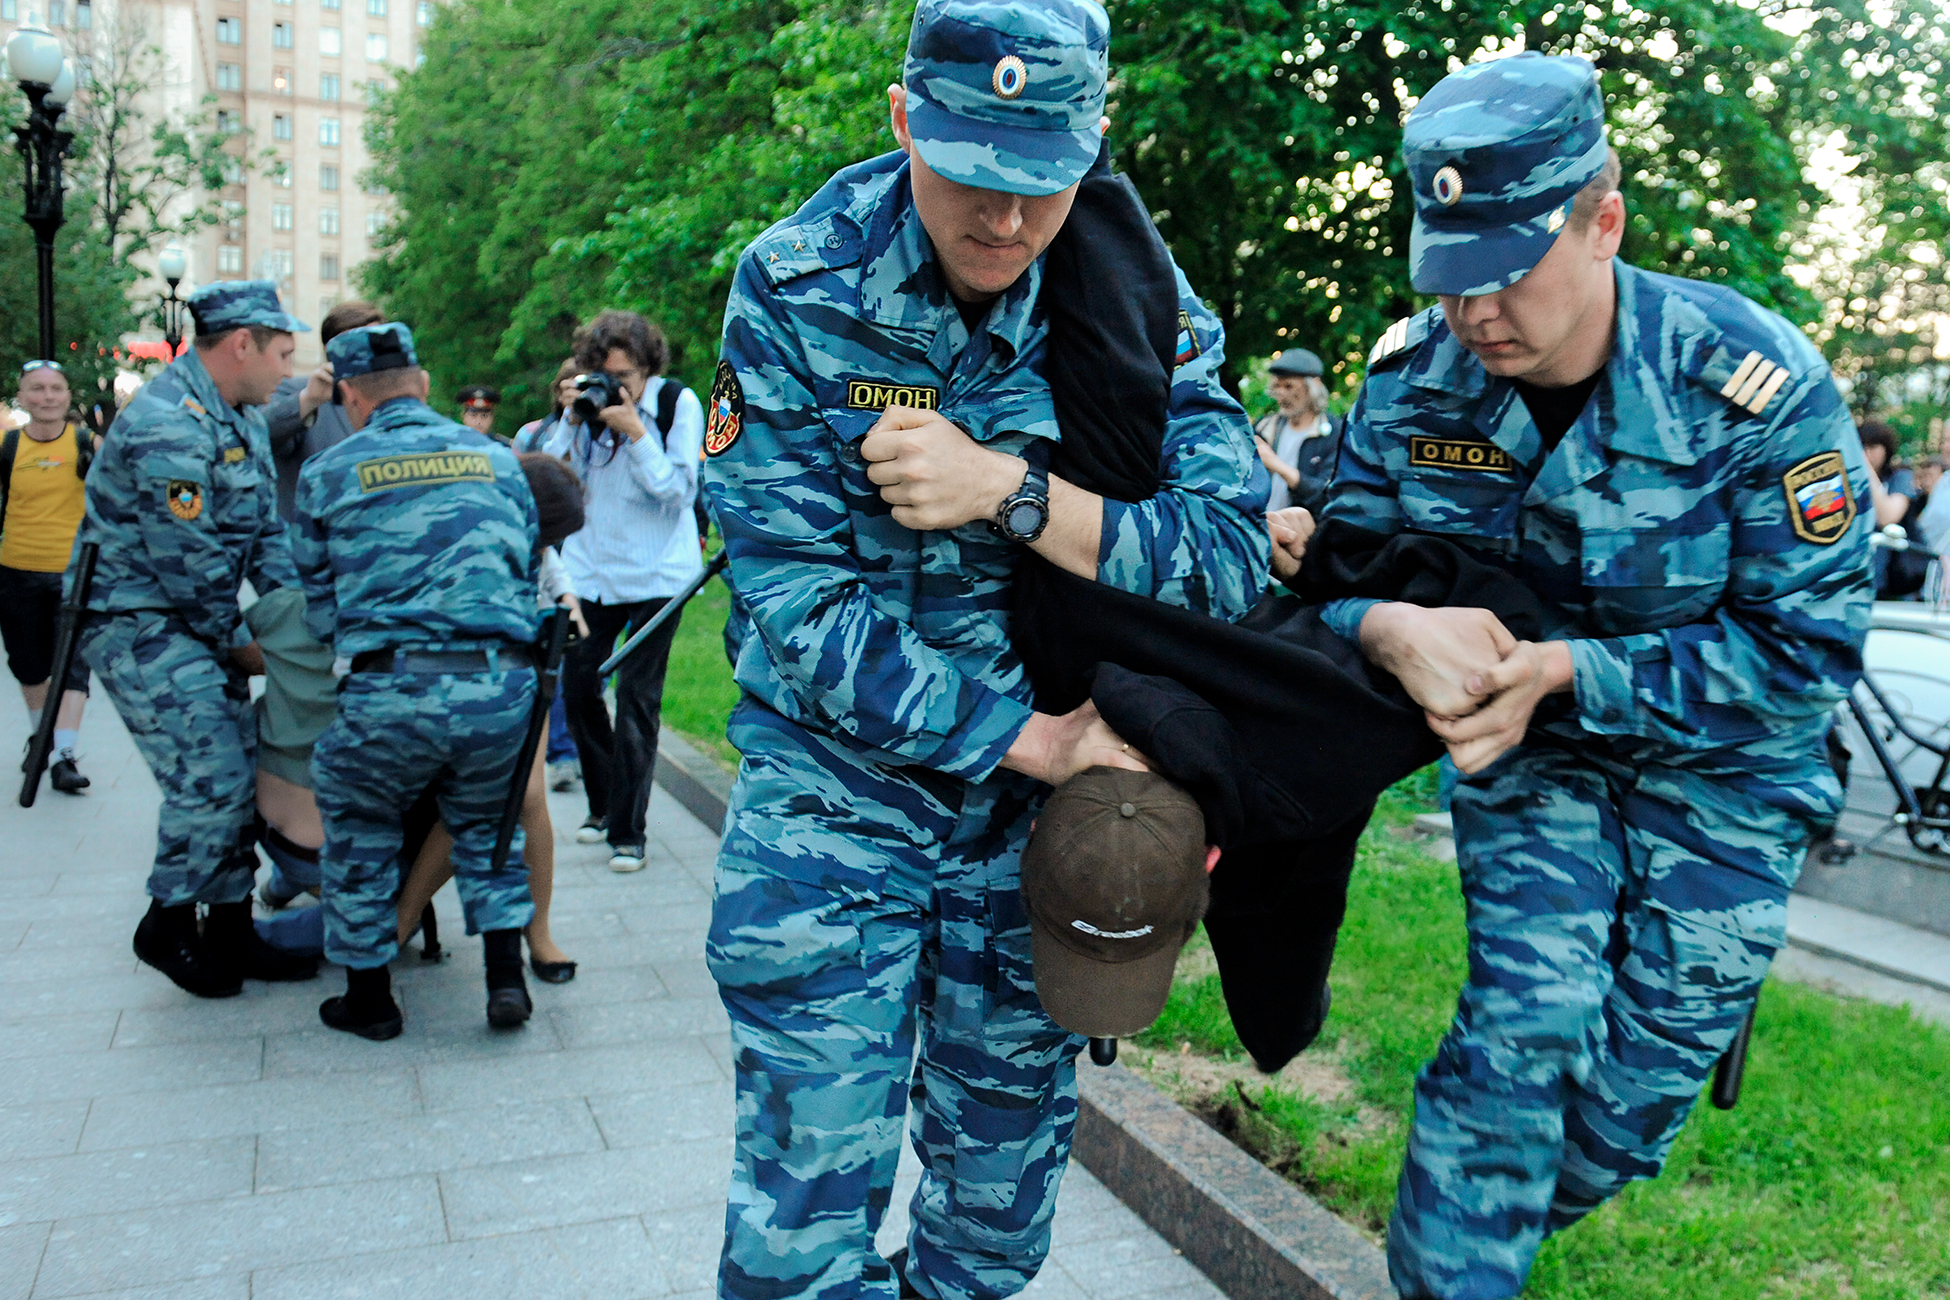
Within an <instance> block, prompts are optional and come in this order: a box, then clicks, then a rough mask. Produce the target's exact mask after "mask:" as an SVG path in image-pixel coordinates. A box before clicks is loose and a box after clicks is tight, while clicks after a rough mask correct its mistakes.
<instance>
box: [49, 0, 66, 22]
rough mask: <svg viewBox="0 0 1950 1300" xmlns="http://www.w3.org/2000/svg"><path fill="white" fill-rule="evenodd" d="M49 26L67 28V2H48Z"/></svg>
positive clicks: (56, 0) (60, 0) (63, 0)
mask: <svg viewBox="0 0 1950 1300" xmlns="http://www.w3.org/2000/svg"><path fill="white" fill-rule="evenodd" d="M47 25H48V26H49V27H66V26H67V25H68V6H67V4H66V0H47Z"/></svg>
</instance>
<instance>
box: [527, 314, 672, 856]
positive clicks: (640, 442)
mask: <svg viewBox="0 0 1950 1300" xmlns="http://www.w3.org/2000/svg"><path fill="white" fill-rule="evenodd" d="M666 357H667V349H666V347H665V344H664V337H663V334H662V332H661V331H659V330H658V329H657V327H656V326H654V325H652V324H651V323H650V322H649V321H647V320H645V319H644V318H643V317H641V316H639V315H637V314H636V313H635V312H628V311H605V312H602V313H601V314H599V315H598V316H597V317H596V318H595V319H594V320H592V321H590V322H589V323H588V324H587V325H585V326H584V327H583V328H581V329H580V330H577V331H576V337H575V358H576V361H577V362H578V363H579V364H580V365H582V366H583V367H584V368H585V372H586V373H584V374H582V375H580V376H578V377H577V379H576V381H575V384H576V397H575V401H574V402H573V404H572V407H571V411H570V413H569V415H568V416H567V417H566V418H565V419H564V420H562V421H560V422H558V423H557V425H556V426H555V430H554V432H553V433H552V434H551V435H550V436H549V438H548V440H547V442H546V443H544V445H543V447H542V450H543V451H545V452H547V453H548V454H550V455H552V456H560V457H562V458H563V459H565V460H567V461H568V462H569V465H570V467H571V468H572V469H574V470H575V471H576V473H577V474H578V475H580V476H581V478H582V484H583V512H584V517H585V523H584V525H583V527H582V530H581V531H580V532H578V533H576V534H574V535H573V536H571V537H570V538H569V539H568V540H567V541H566V542H565V543H563V546H562V560H563V563H564V564H566V565H567V566H568V570H569V580H570V582H571V583H572V584H573V588H574V591H575V594H576V596H577V597H578V598H579V599H580V601H581V602H582V614H583V618H584V619H585V620H586V621H587V623H588V627H589V636H588V638H587V639H585V640H583V641H581V642H580V643H578V644H577V645H576V646H575V647H574V648H572V649H571V650H570V651H569V656H568V658H567V659H566V660H565V661H564V663H563V671H562V695H563V699H564V700H565V702H566V704H567V707H568V714H569V730H570V732H571V734H573V735H574V737H575V742H576V750H577V752H578V753H579V754H580V755H581V756H582V779H583V789H584V790H585V792H586V793H587V794H588V796H589V818H588V820H587V821H585V822H584V823H583V824H582V828H581V829H580V830H578V831H577V832H576V839H577V840H578V841H579V842H581V843H584V844H594V843H597V842H598V841H600V840H603V839H607V840H608V841H609V845H610V855H611V856H610V860H609V865H610V869H611V870H612V871H640V870H642V869H643V850H644V819H645V812H646V810H647V809H648V807H649V802H650V779H651V777H652V775H653V774H654V773H655V771H656V764H657V715H658V713H659V711H660V710H661V709H662V707H663V694H664V668H665V666H666V665H667V663H668V662H669V659H670V643H671V638H672V637H673V636H675V634H676V632H677V623H678V620H677V619H672V620H671V621H670V622H668V623H666V624H665V625H664V626H663V627H662V628H660V629H659V630H658V632H657V635H656V636H655V637H654V638H653V639H652V643H651V644H648V645H645V646H644V648H643V649H642V650H640V651H638V652H637V653H636V654H633V655H632V656H630V658H629V659H627V660H626V661H625V662H624V664H623V666H622V667H621V668H620V669H619V670H618V671H617V674H616V718H615V722H614V724H613V725H612V723H611V720H610V716H609V710H608V709H607V707H605V705H604V703H603V686H602V678H601V677H600V676H599V675H598V673H597V669H598V667H599V666H600V665H601V664H602V662H603V660H604V659H606V658H608V656H609V653H610V651H612V650H613V649H615V646H616V640H617V638H618V636H628V635H629V634H630V633H631V632H633V631H635V630H636V629H637V628H639V627H641V626H643V624H644V623H646V622H647V621H649V620H650V619H651V618H653V617H654V616H655V615H656V613H657V611H658V610H660V609H662V608H663V607H664V606H665V605H666V604H667V603H669V600H670V598H671V597H672V596H674V595H676V594H677V593H678V592H679V591H681V590H682V589H683V588H684V586H685V584H686V583H688V582H689V581H690V580H691V579H692V578H694V577H696V576H697V573H698V570H699V568H700V567H701V565H702V560H701V559H700V557H699V555H698V548H697V536H696V532H695V528H696V525H695V524H694V522H693V520H692V517H691V507H692V503H693V502H694V501H695V500H696V498H697V473H698V461H699V459H700V457H701V456H702V454H703V447H704V408H703V407H702V406H701V405H700V404H699V402H698V400H697V395H696V394H695V393H693V392H691V391H690V390H689V389H688V388H685V387H684V386H683V385H682V384H679V383H677V382H676V381H675V380H670V379H664V378H661V377H660V376H661V374H662V371H663V368H664V362H665V359H666Z"/></svg>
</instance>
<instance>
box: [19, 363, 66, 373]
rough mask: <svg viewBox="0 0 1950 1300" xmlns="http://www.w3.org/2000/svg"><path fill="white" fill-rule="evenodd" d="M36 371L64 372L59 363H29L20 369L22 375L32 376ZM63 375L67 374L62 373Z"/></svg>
mask: <svg viewBox="0 0 1950 1300" xmlns="http://www.w3.org/2000/svg"><path fill="white" fill-rule="evenodd" d="M36 370H55V371H62V367H61V363H60V362H59V361H29V362H28V363H27V364H25V365H23V366H22V367H21V368H20V373H21V374H23V375H31V374H33V373H34V372H35V371H36ZM62 373H64V374H65V373H66V372H65V371H62Z"/></svg>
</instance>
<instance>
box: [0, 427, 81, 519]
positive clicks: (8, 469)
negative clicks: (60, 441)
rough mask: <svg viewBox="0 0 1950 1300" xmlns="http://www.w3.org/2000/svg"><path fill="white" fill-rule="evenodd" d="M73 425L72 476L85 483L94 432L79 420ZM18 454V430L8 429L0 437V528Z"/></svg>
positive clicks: (4, 515)
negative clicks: (15, 458) (73, 453)
mask: <svg viewBox="0 0 1950 1300" xmlns="http://www.w3.org/2000/svg"><path fill="white" fill-rule="evenodd" d="M70 423H71V424H73V425H74V452H75V455H74V476H75V477H76V478H78V479H81V480H82V481H83V482H86V481H87V479H88V467H89V466H90V465H92V464H94V463H95V431H94V430H93V429H90V428H89V427H88V426H87V425H86V424H85V423H83V422H82V421H80V420H72V421H70ZM19 454H20V430H18V429H9V430H7V432H6V434H5V435H4V436H0V526H4V524H5V521H6V518H7V494H8V493H9V492H11V491H12V490H13V482H14V457H15V456H17V455H19Z"/></svg>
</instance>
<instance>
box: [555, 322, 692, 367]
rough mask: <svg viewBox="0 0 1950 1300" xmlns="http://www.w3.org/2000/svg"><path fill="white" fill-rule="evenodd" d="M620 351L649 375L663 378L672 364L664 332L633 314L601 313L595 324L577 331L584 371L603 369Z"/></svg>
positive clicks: (578, 351)
mask: <svg viewBox="0 0 1950 1300" xmlns="http://www.w3.org/2000/svg"><path fill="white" fill-rule="evenodd" d="M618 348H621V349H622V351H623V355H624V356H627V357H628V358H629V359H630V360H631V361H632V362H634V363H635V364H636V365H637V367H638V368H640V369H641V370H642V371H643V373H644V374H646V375H661V374H662V373H663V372H664V366H665V364H666V363H668V362H669V360H670V345H669V344H667V343H665V342H664V332H663V331H662V330H660V329H658V328H657V327H656V326H655V325H652V324H651V323H650V322H649V321H647V320H645V319H644V318H643V317H641V316H639V315H637V314H636V313H635V312H633V311H617V310H615V309H611V310H609V311H605V312H598V313H597V314H596V318H595V319H594V320H592V321H590V322H589V323H588V324H587V325H584V326H583V327H582V328H581V329H579V330H577V331H576V334H575V355H576V361H577V362H578V363H579V364H580V365H582V366H583V367H584V368H585V369H588V370H600V369H602V367H603V362H605V361H607V360H609V354H610V353H611V352H612V351H614V350H616V349H618Z"/></svg>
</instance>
